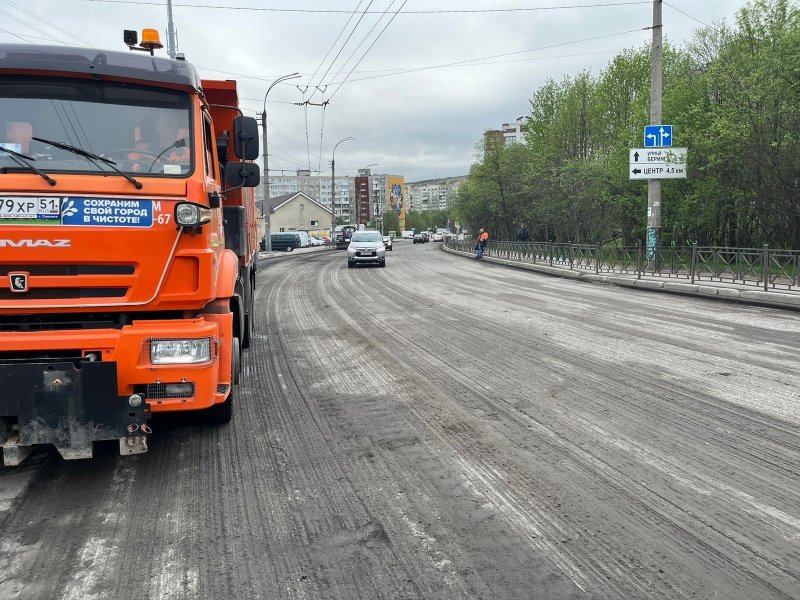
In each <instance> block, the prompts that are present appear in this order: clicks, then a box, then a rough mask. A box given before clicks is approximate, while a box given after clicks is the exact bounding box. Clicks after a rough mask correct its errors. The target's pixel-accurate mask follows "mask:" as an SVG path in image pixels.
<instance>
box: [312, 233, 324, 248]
mask: <svg viewBox="0 0 800 600" xmlns="http://www.w3.org/2000/svg"><path fill="white" fill-rule="evenodd" d="M310 241H311V245H312V246H324V245H325V240H323V239H322V238H318V237H317V236H315V235H312V236H311V237H310Z"/></svg>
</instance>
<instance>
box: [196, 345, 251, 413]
mask: <svg viewBox="0 0 800 600" xmlns="http://www.w3.org/2000/svg"><path fill="white" fill-rule="evenodd" d="M241 361H242V354H241V349H240V344H239V338H233V343H232V344H231V382H232V383H233V385H232V386H231V391H230V393H229V394H228V398H227V399H226V400H225V402H222V403H220V404H215V405H214V406H212V407H210V408H208V409H207V410H205V411H203V412H204V413H205V414H203V419H202V420H203V422H204V423H208V424H209V425H217V424H222V423H228V422H229V421H230V420H231V417H232V416H233V394H234V390H235V389H236V386H237V385H238V384H239V373H240V372H241V364H242V362H241Z"/></svg>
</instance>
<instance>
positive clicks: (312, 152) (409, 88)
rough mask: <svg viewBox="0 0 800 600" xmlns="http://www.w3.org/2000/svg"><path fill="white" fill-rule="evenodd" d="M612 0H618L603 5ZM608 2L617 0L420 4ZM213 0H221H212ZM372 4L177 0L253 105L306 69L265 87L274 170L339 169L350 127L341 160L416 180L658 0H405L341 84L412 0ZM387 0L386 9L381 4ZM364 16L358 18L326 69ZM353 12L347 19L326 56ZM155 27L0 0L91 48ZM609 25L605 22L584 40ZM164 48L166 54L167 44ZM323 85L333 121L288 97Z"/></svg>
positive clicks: (17, 28) (587, 62) (469, 146)
mask: <svg viewBox="0 0 800 600" xmlns="http://www.w3.org/2000/svg"><path fill="white" fill-rule="evenodd" d="M612 3H617V4H619V5H617V6H608V4H612ZM600 4H606V6H598V7H591V8H586V7H583V8H579V7H575V8H561V9H553V10H528V11H522V10H518V11H513V12H511V11H509V12H488V13H487V12H483V13H435V14H431V13H429V14H419V13H417V14H414V13H413V12H412V11H432V10H440V11H448V10H454V11H457V10H481V9H522V8H543V7H554V6H567V5H570V6H576V5H600ZM188 5H191V6H188ZM211 5H213V6H214V7H216V8H203V6H211ZM367 5H370V0H362V1H361V2H359V0H174V1H173V7H174V8H173V15H174V20H175V27H176V29H177V31H178V50H179V51H180V52H183V53H184V54H185V55H186V58H187V60H189V61H190V62H192V63H193V64H194V65H195V66H196V67H197V69H198V71H199V72H200V75H201V77H203V78H221V79H237V80H238V81H239V90H240V91H239V94H240V97H241V98H243V109H244V111H245V114H249V115H252V116H255V115H256V113H257V112H260V111H261V107H262V104H263V100H264V94H265V92H266V90H267V88H268V87H269V84H270V82H271V81H273V80H274V79H275V78H276V77H279V76H281V75H284V74H288V73H292V72H295V71H297V72H300V73H301V74H303V78H301V79H297V80H296V81H292V82H289V83H287V84H279V85H277V86H276V87H275V88H274V89H273V90H272V91H271V92H270V94H269V98H268V102H267V115H268V118H269V124H270V127H269V135H270V139H269V145H270V171H271V172H272V174H273V175H274V174H276V173H275V172H273V169H286V172H287V173H289V172H293V171H294V170H295V169H298V168H308V167H309V165H310V167H311V169H312V170H317V169H318V168H319V169H321V170H322V172H323V173H328V172H329V171H330V163H329V160H330V154H331V149H332V147H333V145H334V144H335V143H336V142H337V141H338V140H340V139H342V138H344V137H347V136H352V137H354V138H355V140H354V141H352V142H346V143H343V144H341V145H340V146H339V148H338V150H337V151H336V167H337V169H336V171H337V173H341V174H343V175H344V174H348V175H355V174H356V171H357V170H358V169H359V168H360V167H363V166H366V165H368V164H370V163H378V164H377V166H376V167H372V170H373V173H376V172H379V173H389V174H397V175H403V176H405V178H406V181H415V180H419V179H427V178H434V177H446V176H452V175H463V174H465V173H466V172H467V171H468V170H469V166H470V164H471V162H472V161H473V158H474V154H475V144H476V143H478V142H479V141H480V139H481V136H482V133H483V131H484V130H486V129H495V128H499V127H500V125H501V124H502V123H503V122H508V121H512V120H514V119H515V118H516V117H519V116H522V115H525V114H527V113H528V110H529V99H530V97H531V95H532V93H533V91H534V90H535V89H536V88H537V87H538V86H540V85H541V84H542V82H544V81H545V80H546V79H547V78H549V77H552V78H556V79H560V78H562V77H563V76H565V75H573V74H575V73H577V72H579V71H581V70H582V69H590V70H591V71H592V72H594V73H598V72H599V71H601V70H602V69H603V67H604V66H605V65H606V64H607V63H608V62H609V61H610V60H611V59H612V58H613V56H614V54H616V53H617V52H619V51H620V50H623V49H625V48H631V47H639V46H641V45H643V44H645V43H647V42H648V41H649V39H650V32H649V31H642V30H641V28H643V27H646V26H648V25H650V24H651V22H652V3H651V2H649V1H647V0H645V1H643V2H635V1H634V0H406V2H405V4H404V6H403V8H402V10H401V12H400V13H399V14H398V15H397V16H396V18H394V19H393V20H392V21H391V23H390V24H389V25H388V27H387V28H386V29H385V31H384V32H383V34H382V35H381V36H380V38H379V39H378V40H377V42H376V43H375V45H374V46H373V47H372V48H371V50H369V52H367V54H366V56H365V57H364V58H363V60H362V61H361V62H360V64H358V66H357V67H356V68H355V70H354V71H353V72H352V74H350V75H349V79H347V81H346V83H345V84H344V85H342V86H341V88H340V89H338V91H336V90H337V88H339V83H341V82H342V81H343V80H344V79H345V76H347V75H348V74H349V73H350V71H351V69H352V68H353V66H354V64H355V63H356V62H357V61H358V59H359V58H361V56H362V55H363V54H364V52H365V51H366V50H367V48H368V47H369V45H370V44H371V43H372V42H373V40H374V39H375V38H376V37H377V36H378V34H379V32H380V31H381V30H382V29H383V28H384V26H385V25H386V23H387V22H389V19H390V17H391V15H392V14H393V13H394V11H395V10H397V8H399V7H400V6H401V5H403V0H394V2H392V0H372V2H371V6H370V7H369V11H371V12H370V13H368V14H365V15H363V17H362V14H361V13H362V11H363V10H364V9H365V8H366V7H367ZM744 5H745V0H669V3H668V4H667V3H665V5H664V33H665V35H666V37H667V39H668V40H669V41H670V42H671V43H673V44H676V45H682V44H683V43H685V42H686V41H687V40H688V39H689V38H690V37H691V36H692V32H693V31H694V30H695V29H697V28H698V27H701V26H702V25H701V23H700V22H698V21H702V22H704V23H715V22H719V21H720V20H723V19H724V20H726V21H728V22H729V23H732V22H733V21H734V19H735V15H736V11H737V10H738V9H739V8H741V7H742V6H744ZM357 7H358V12H357V13H356V14H355V16H354V17H353V18H352V19H351V14H352V13H353V11H355V10H356V8H357ZM252 9H262V10H252ZM263 9H284V11H277V10H263ZM287 9H292V10H294V11H298V9H299V10H300V11H306V10H308V11H318V10H338V11H342V12H339V13H330V12H329V13H319V12H289V11H287ZM387 9H389V13H388V14H387V15H386V16H385V17H384V16H382V13H383V11H385V10H387ZM26 11H27V12H26ZM680 11H683V12H684V13H687V14H682V12H680ZM692 17H693V18H694V19H696V20H694V19H693V18H692ZM359 18H361V21H360V23H359V24H358V27H357V28H356V29H355V31H354V33H352V36H351V38H350V40H349V42H348V43H347V45H346V46H345V47H344V49H343V50H342V52H341V54H340V56H339V57H338V60H336V62H335V63H334V64H333V66H332V68H330V70H329V67H330V66H331V61H332V60H333V58H334V57H335V56H336V54H337V52H339V49H340V47H341V45H342V42H343V41H344V40H345V38H346V37H347V36H348V34H350V31H351V30H352V29H353V26H354V25H355V24H356V22H357V21H358V20H359ZM42 19H43V20H42ZM348 19H350V21H349V25H348V28H347V29H345V30H344V34H343V35H342V36H341V38H340V39H339V43H338V44H337V45H336V46H334V47H333V50H332V52H331V54H330V56H329V57H328V59H327V60H326V61H324V62H323V57H324V56H325V54H326V53H327V52H328V50H329V49H330V48H331V47H332V46H333V44H334V41H335V40H336V39H337V36H339V34H340V32H342V31H343V28H344V27H345V24H347V23H348ZM379 19H381V20H380V21H379ZM376 23H377V26H376V27H375V29H374V30H373V31H372V33H371V34H370V33H368V32H369V31H370V29H372V27H373V25H376ZM145 27H152V28H156V29H159V30H160V31H161V32H162V41H163V42H164V44H165V46H166V34H165V33H164V32H165V30H166V27H167V10H166V0H144V1H138V0H136V1H119V0H0V29H2V30H5V31H2V30H0V41H2V42H16V43H18V42H20V39H19V38H18V37H16V36H15V35H13V34H16V35H17V36H22V37H25V38H26V39H28V40H30V41H31V42H33V43H59V42H65V43H68V44H70V45H87V44H85V43H82V42H79V41H77V40H76V39H75V38H73V37H71V36H70V35H68V34H67V33H65V32H64V31H60V30H59V29H58V28H61V30H65V31H67V32H70V33H72V34H74V35H75V36H77V37H78V38H81V40H83V41H84V42H88V43H89V45H92V46H94V47H97V48H104V49H119V50H124V49H125V46H124V45H123V43H122V31H123V29H137V30H139V31H141V29H143V28H145ZM632 30H636V31H632ZM623 32H630V33H623ZM615 34H620V35H615ZM50 36H52V37H55V38H57V40H58V42H56V41H54V40H53V39H52V37H50ZM365 36H367V39H366V41H365V42H363V43H362V40H364V38H365ZM600 36H607V37H604V38H602V39H594V40H588V38H600ZM581 40H587V41H581ZM568 42H577V43H568ZM356 49H357V50H356ZM535 49H540V50H535ZM354 50H355V53H354V54H352V58H351V59H350V60H349V62H347V63H345V61H346V59H347V58H348V57H350V56H351V53H353V51H354ZM529 50H535V51H529ZM162 52H163V55H164V56H166V48H165V50H163V51H162ZM512 53H513V54H512ZM498 55H505V56H502V57H498V58H493V59H490V60H483V61H473V63H472V64H468V65H467V66H465V65H457V66H450V67H444V68H433V69H426V70H418V71H416V72H410V73H401V71H405V70H414V69H420V68H423V67H432V66H436V65H443V64H448V63H456V62H460V61H467V60H471V59H479V58H482V57H497V56H498ZM475 62H477V63H478V64H477V65H476V64H474V63H475ZM320 65H321V68H320V70H319V72H318V73H317V75H316V77H314V79H313V80H311V76H312V74H313V73H314V72H315V71H317V68H318V67H320ZM340 69H341V72H340ZM326 72H327V75H325V74H326ZM296 84H298V85H299V86H300V88H301V89H298V87H296ZM309 84H312V85H311V86H310V87H308V86H309ZM315 85H316V86H319V87H320V88H321V89H324V90H325V92H324V94H323V93H321V92H320V91H316V93H315V95H314V96H313V97H312V98H311V101H312V102H316V103H320V102H322V101H323V99H324V100H330V103H329V104H328V106H327V108H326V109H325V111H324V128H323V127H322V125H323V120H322V117H323V111H322V109H321V108H320V107H318V106H308V107H307V108H303V107H300V106H296V105H294V104H292V103H294V102H301V101H303V99H304V98H305V99H308V98H309V96H310V95H311V91H314V90H315V88H314V86H315ZM326 85H327V88H326V87H325V86H326ZM306 88H308V89H307V90H306ZM303 90H306V93H305V95H304V94H303V93H302V91H303ZM667 117H668V115H667ZM306 123H307V125H306ZM321 129H322V132H323V137H322V151H321V152H320V131H321ZM307 140H308V142H307ZM320 156H321V157H322V158H320Z"/></svg>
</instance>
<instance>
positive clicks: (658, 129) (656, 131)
mask: <svg viewBox="0 0 800 600" xmlns="http://www.w3.org/2000/svg"><path fill="white" fill-rule="evenodd" d="M667 146H672V125H646V126H645V128H644V147H645V148H665V147H667Z"/></svg>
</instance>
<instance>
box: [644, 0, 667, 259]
mask: <svg viewBox="0 0 800 600" xmlns="http://www.w3.org/2000/svg"><path fill="white" fill-rule="evenodd" d="M662 9H663V0H653V66H652V73H651V79H650V124H651V125H660V124H661V95H662V90H663V79H662V76H663V56H664V45H663V29H664V26H663V21H662ZM660 246H661V180H660V179H649V180H648V181H647V258H648V259H649V260H650V261H651V263H652V265H653V268H654V269H656V270H658V269H660V268H661V257H660V256H659V248H660Z"/></svg>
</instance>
